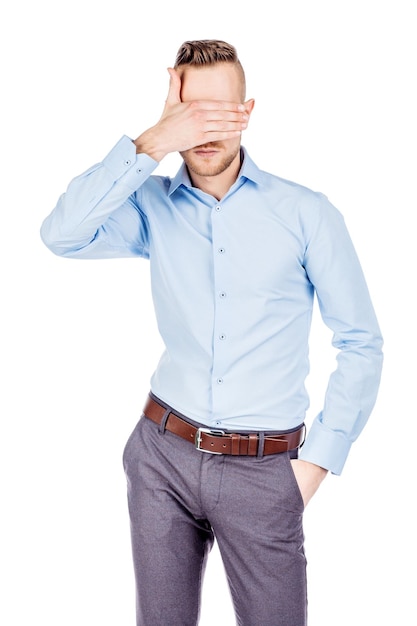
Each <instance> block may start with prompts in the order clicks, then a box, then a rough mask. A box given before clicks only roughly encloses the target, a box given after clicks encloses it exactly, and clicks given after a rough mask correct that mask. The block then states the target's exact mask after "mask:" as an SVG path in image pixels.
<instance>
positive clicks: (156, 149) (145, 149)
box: [133, 128, 168, 162]
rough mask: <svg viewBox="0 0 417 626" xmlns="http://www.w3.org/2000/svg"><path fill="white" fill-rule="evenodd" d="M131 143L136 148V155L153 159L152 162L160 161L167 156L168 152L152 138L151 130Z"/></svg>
mask: <svg viewBox="0 0 417 626" xmlns="http://www.w3.org/2000/svg"><path fill="white" fill-rule="evenodd" d="M133 143H134V144H135V146H136V154H147V155H148V156H150V157H151V158H152V159H154V161H158V162H159V161H162V159H163V158H164V157H165V156H166V155H167V154H168V152H167V151H166V150H164V149H163V148H162V147H161V145H160V143H159V142H158V140H157V139H156V137H155V136H154V133H153V129H152V128H150V129H149V130H147V131H145V132H144V133H142V134H141V135H139V137H137V139H135V140H134V141H133Z"/></svg>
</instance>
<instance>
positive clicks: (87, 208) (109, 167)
mask: <svg viewBox="0 0 417 626" xmlns="http://www.w3.org/2000/svg"><path fill="white" fill-rule="evenodd" d="M157 165H158V163H157V162H156V161H154V160H153V159H152V158H150V157H149V156H147V155H146V154H140V155H136V152H135V146H134V144H133V142H132V141H131V140H130V139H129V138H128V137H126V136H124V137H122V138H121V139H120V141H119V142H118V143H117V144H116V146H115V147H114V148H113V149H112V150H111V151H110V153H109V154H108V155H107V156H106V157H105V159H104V160H103V161H102V162H101V163H99V164H97V165H95V166H93V167H91V168H90V169H89V170H87V171H86V172H84V174H81V175H80V176H77V177H76V178H74V179H73V180H72V181H71V183H70V184H69V186H68V189H67V191H66V192H65V193H64V194H62V196H61V197H60V198H59V200H58V203H57V205H56V207H55V209H54V210H53V211H52V212H51V213H50V215H49V216H48V217H47V218H46V219H45V220H44V222H43V224H42V226H41V238H42V240H43V242H44V243H45V245H46V246H47V247H48V248H49V249H50V250H51V251H52V252H54V253H55V254H57V255H59V256H67V257H77V258H106V257H117V256H145V257H146V256H148V253H147V234H148V233H147V224H146V217H145V216H144V215H143V214H142V212H141V211H140V208H139V207H138V206H137V203H136V202H135V195H134V194H135V192H136V190H137V189H139V188H140V187H141V185H142V184H143V183H144V182H145V181H146V180H147V179H148V178H149V176H150V174H151V173H152V171H153V170H154V169H155V168H156V167H157Z"/></svg>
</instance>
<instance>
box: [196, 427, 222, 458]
mask: <svg viewBox="0 0 417 626" xmlns="http://www.w3.org/2000/svg"><path fill="white" fill-rule="evenodd" d="M201 433H207V434H208V435H214V436H217V437H220V436H221V435H224V430H212V429H211V428H197V432H196V434H195V447H196V448H197V450H200V452H207V454H222V453H221V452H212V451H211V450H203V448H201V441H202V437H201Z"/></svg>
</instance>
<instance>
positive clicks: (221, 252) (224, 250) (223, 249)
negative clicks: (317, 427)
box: [218, 248, 226, 254]
mask: <svg viewBox="0 0 417 626" xmlns="http://www.w3.org/2000/svg"><path fill="white" fill-rule="evenodd" d="M218 252H219V253H220V254H224V253H225V252H226V249H225V248H219V250H218Z"/></svg>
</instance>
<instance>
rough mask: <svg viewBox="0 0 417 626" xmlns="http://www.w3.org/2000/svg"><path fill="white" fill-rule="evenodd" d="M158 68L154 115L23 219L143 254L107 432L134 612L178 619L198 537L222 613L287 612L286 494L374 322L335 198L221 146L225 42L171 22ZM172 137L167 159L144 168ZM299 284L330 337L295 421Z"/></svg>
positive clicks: (200, 560) (257, 620)
mask: <svg viewBox="0 0 417 626" xmlns="http://www.w3.org/2000/svg"><path fill="white" fill-rule="evenodd" d="M169 75H170V85H169V91H168V97H167V100H166V104H165V108H164V110H163V113H162V116H161V118H160V120H159V121H158V122H157V123H156V124H155V126H153V127H152V128H149V129H148V130H146V131H144V132H143V133H142V134H141V135H139V137H138V138H137V139H136V140H135V141H131V140H130V139H129V138H127V137H123V138H122V139H121V140H120V141H119V142H118V144H117V145H116V146H115V147H114V148H113V149H112V150H111V152H110V153H109V155H108V156H107V157H106V158H105V159H104V160H103V162H102V163H100V164H98V165H96V166H94V167H92V168H91V169H90V170H88V171H87V172H86V173H84V174H82V175H81V176H79V177H77V178H75V179H74V180H73V181H72V182H71V183H70V185H69V187H68V190H67V192H66V193H65V194H63V196H61V198H60V199H59V201H58V204H57V206H56V208H55V209H54V211H53V212H52V213H51V214H50V215H49V217H47V218H46V220H45V221H44V223H43V225H42V231H41V232H42V238H43V241H44V242H45V244H46V245H47V246H48V247H49V248H50V249H51V250H52V251H53V252H55V253H56V254H59V255H62V256H67V257H74V258H102V257H122V256H138V257H144V258H147V259H149V261H150V264H151V276H152V293H153V298H154V303H155V311H156V316H157V320H158V325H159V329H160V332H161V335H162V338H163V340H164V343H165V346H166V350H165V352H164V354H163V355H162V357H161V360H160V362H159V364H158V366H157V368H156V371H155V372H154V374H153V376H152V379H151V392H150V395H149V398H148V399H147V401H146V404H145V407H144V415H143V416H142V418H141V419H140V421H139V423H138V425H137V427H136V428H135V430H134V431H133V433H132V435H131V437H130V438H129V440H128V442H127V445H126V448H125V451H124V465H125V469H126V474H127V480H128V496H129V509H130V518H131V529H132V546H133V559H134V565H135V574H136V581H137V624H138V625H140V626H188V625H190V626H191V625H195V624H197V622H198V615H199V601H200V591H201V582H202V577H203V573H204V566H205V563H206V556H207V554H208V552H209V550H210V547H211V546H212V543H213V540H214V537H216V540H217V542H218V546H219V549H220V552H221V555H222V559H223V562H224V565H225V569H226V573H227V577H228V581H229V584H230V590H231V595H232V598H233V602H234V607H235V612H236V617H237V622H238V624H240V625H241V626H303V625H304V624H306V623H307V617H306V615H307V610H306V606H307V593H306V571H305V570H306V563H305V556H304V548H303V529H302V516H303V510H304V507H305V506H306V504H307V503H308V501H309V500H310V498H311V497H312V496H313V494H314V493H315V492H316V490H317V489H318V487H319V485H320V483H321V482H322V480H323V479H324V477H325V475H326V473H327V472H328V471H331V472H332V473H334V474H340V473H341V471H342V468H343V466H344V463H345V460H346V458H347V455H348V453H349V449H350V446H351V444H352V442H353V441H354V440H355V439H356V438H357V436H358V435H359V434H360V432H361V430H362V429H363V427H364V425H365V423H366V421H367V419H368V417H369V415H370V413H371V411H372V408H373V406H374V403H375V398H376V394H377V388H378V384H379V380H380V373H381V366H382V352H381V346H382V339H381V335H380V331H379V328H378V323H377V320H376V317H375V314H374V311H373V307H372V304H371V301H370V298H369V294H368V290H367V287H366V284H365V280H364V277H363V274H362V271H361V268H360V264H359V261H358V259H357V256H356V254H355V251H354V248H353V245H352V243H351V240H350V237H349V235H348V232H347V230H346V227H345V225H344V222H343V218H342V216H341V215H340V213H339V212H338V211H337V210H336V209H335V208H334V207H333V206H332V205H331V204H330V203H329V201H328V200H327V198H326V197H325V196H323V195H322V194H320V193H315V192H313V191H311V190H309V189H306V188H304V187H302V186H300V185H297V184H295V183H292V182H289V181H286V180H283V179H280V178H278V177H276V176H273V175H271V174H268V173H266V172H263V171H260V170H259V169H258V168H257V167H256V165H255V164H254V163H253V161H251V159H250V158H249V155H248V154H247V152H246V150H245V149H244V148H242V147H241V143H240V142H241V132H242V131H243V130H244V129H245V128H246V127H247V125H248V121H249V118H250V115H251V112H252V110H253V107H254V101H253V100H245V76H244V72H243V69H242V66H241V64H240V62H239V60H238V58H237V55H236V51H235V49H234V48H233V47H232V46H231V45H229V44H227V43H225V42H222V41H213V40H204V41H194V42H185V43H184V44H183V45H182V46H181V48H180V50H179V51H178V54H177V59H176V63H175V66H174V68H170V69H169ZM176 151H178V152H180V154H181V156H182V158H183V161H184V163H183V165H182V167H181V168H180V170H179V172H178V173H177V175H176V176H175V178H173V179H170V178H168V177H162V176H156V175H152V171H153V170H154V169H155V168H156V167H157V165H158V163H159V162H160V161H161V160H162V159H163V158H164V157H165V156H166V155H167V154H169V153H171V152H176ZM315 293H316V295H317V298H318V302H319V305H320V309H321V314H322V317H323V319H324V321H325V323H326V324H327V325H328V326H329V327H330V328H331V329H332V331H333V332H334V339H333V344H334V345H335V346H336V347H337V348H338V349H339V354H338V367H337V369H336V371H335V372H333V373H332V375H331V376H330V380H329V385H328V389H327V393H326V399H325V403H324V408H323V411H321V412H320V414H319V415H318V416H317V417H316V418H315V420H314V422H313V424H312V425H311V428H310V429H309V432H308V434H307V435H305V428H304V426H303V422H304V418H305V414H306V410H307V408H308V397H307V393H306V390H305V387H304V380H305V378H306V375H307V373H308V335H309V328H310V322H311V314H312V307H313V298H314V294H315ZM304 439H305V441H304ZM205 452H208V453H209V454H205Z"/></svg>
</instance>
